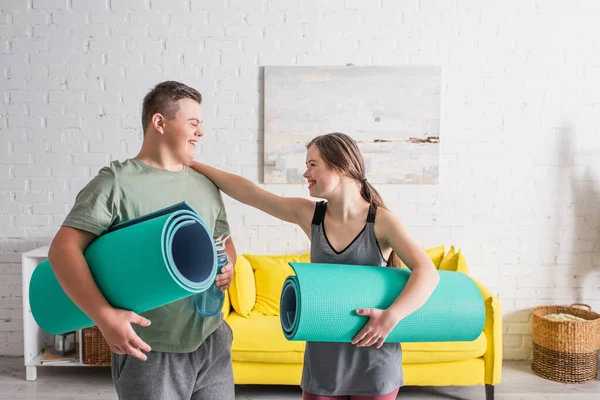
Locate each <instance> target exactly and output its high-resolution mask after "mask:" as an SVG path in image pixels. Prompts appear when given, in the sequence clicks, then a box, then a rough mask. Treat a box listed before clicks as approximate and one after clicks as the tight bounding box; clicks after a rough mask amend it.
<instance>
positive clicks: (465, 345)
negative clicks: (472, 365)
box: [402, 332, 487, 364]
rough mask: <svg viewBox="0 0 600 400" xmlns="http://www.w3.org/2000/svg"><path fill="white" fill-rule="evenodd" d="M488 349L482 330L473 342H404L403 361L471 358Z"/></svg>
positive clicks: (446, 360) (438, 360) (407, 362)
mask: <svg viewBox="0 0 600 400" xmlns="http://www.w3.org/2000/svg"><path fill="white" fill-rule="evenodd" d="M486 350H487V339H486V337H485V334H484V333H483V332H482V333H481V335H479V337H478V338H477V339H475V340H473V341H472V342H415V343H402V362H403V363H406V364H414V363H432V362H448V361H461V360H469V359H471V358H477V357H481V356H482V355H483V353H485V351H486Z"/></svg>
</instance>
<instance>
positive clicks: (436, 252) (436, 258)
mask: <svg viewBox="0 0 600 400" xmlns="http://www.w3.org/2000/svg"><path fill="white" fill-rule="evenodd" d="M424 251H425V253H426V254H427V255H428V256H429V258H431V261H432V262H433V265H435V267H436V268H439V266H440V263H441V262H442V259H443V258H444V252H445V251H446V248H445V247H444V246H443V245H442V246H437V247H431V248H429V249H425V250H424ZM400 266H401V267H403V268H406V264H404V262H402V261H400Z"/></svg>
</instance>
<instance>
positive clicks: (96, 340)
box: [82, 326, 111, 366]
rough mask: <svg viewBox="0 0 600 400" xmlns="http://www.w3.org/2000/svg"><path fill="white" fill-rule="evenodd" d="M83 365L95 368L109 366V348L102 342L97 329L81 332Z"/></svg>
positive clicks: (100, 334)
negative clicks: (95, 366) (94, 366)
mask: <svg viewBox="0 0 600 400" xmlns="http://www.w3.org/2000/svg"><path fill="white" fill-rule="evenodd" d="M82 337H83V363H84V364H88V365H97V366H110V363H111V351H110V346H109V345H108V343H106V340H104V336H102V333H100V329H98V327H96V326H93V327H91V328H86V329H84V330H83V331H82Z"/></svg>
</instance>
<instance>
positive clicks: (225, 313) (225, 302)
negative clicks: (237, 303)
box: [221, 290, 231, 318]
mask: <svg viewBox="0 0 600 400" xmlns="http://www.w3.org/2000/svg"><path fill="white" fill-rule="evenodd" d="M221 311H222V312H223V318H227V317H228V316H229V313H230V312H231V299H230V298H229V293H228V291H227V290H226V291H225V298H224V299H223V308H222V309H221Z"/></svg>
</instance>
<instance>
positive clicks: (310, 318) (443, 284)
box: [280, 263, 485, 343]
mask: <svg viewBox="0 0 600 400" xmlns="http://www.w3.org/2000/svg"><path fill="white" fill-rule="evenodd" d="M290 265H291V266H292V268H293V269H294V271H295V273H296V275H295V276H289V277H288V278H287V279H286V280H285V282H284V284H283V290H282V293H281V298H280V310H281V311H280V319H281V326H282V329H283V333H284V335H285V337H286V338H287V339H288V340H303V341H312V342H351V341H352V338H353V337H354V336H355V335H356V334H357V333H358V332H359V331H360V330H361V329H362V328H363V327H364V326H365V325H366V323H367V322H368V321H369V318H368V317H365V316H358V315H357V314H356V310H357V309H359V308H380V309H385V308H387V307H389V306H390V305H391V304H392V303H393V302H394V300H396V298H397V297H398V295H399V294H400V292H401V291H402V289H403V288H404V285H405V284H406V282H407V280H408V278H409V276H410V270H409V269H408V268H382V267H371V266H357V265H343V264H316V263H315V264H313V263H290ZM438 272H439V274H440V282H439V284H438V286H437V287H436V289H435V291H434V292H433V294H432V295H431V297H430V298H429V300H428V301H427V302H426V303H425V304H424V305H423V306H422V307H421V308H420V309H418V310H417V311H415V312H414V313H412V314H411V315H409V316H408V317H406V318H405V319H403V320H402V321H400V323H399V324H398V325H396V327H395V328H394V329H393V330H392V331H391V332H390V334H389V336H388V337H387V339H386V341H387V342H392V343H398V342H454V341H471V340H475V339H477V338H478V337H479V335H480V334H481V332H482V331H483V324H484V321H485V304H484V301H483V297H482V295H481V292H480V291H479V288H478V287H477V285H476V284H475V282H473V280H472V279H471V278H469V277H468V276H467V275H465V274H462V273H459V272H450V271H438Z"/></svg>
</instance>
